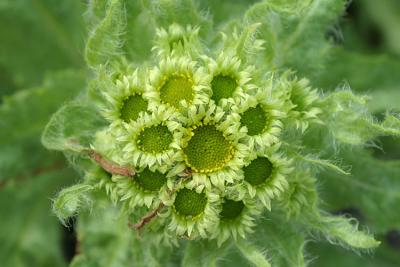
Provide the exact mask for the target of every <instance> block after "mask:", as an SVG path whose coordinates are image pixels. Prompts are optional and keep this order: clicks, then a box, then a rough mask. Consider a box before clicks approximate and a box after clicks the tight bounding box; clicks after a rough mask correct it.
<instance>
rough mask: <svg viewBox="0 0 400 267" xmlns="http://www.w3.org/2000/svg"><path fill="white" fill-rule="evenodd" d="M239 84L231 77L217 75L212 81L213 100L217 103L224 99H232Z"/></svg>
mask: <svg viewBox="0 0 400 267" xmlns="http://www.w3.org/2000/svg"><path fill="white" fill-rule="evenodd" d="M237 86H238V84H237V82H236V80H235V79H233V78H232V77H230V76H225V75H217V76H215V77H214V78H213V80H212V81H211V88H212V91H213V94H212V97H211V99H213V100H214V101H215V102H216V103H218V101H219V100H220V99H222V98H230V97H232V96H233V93H234V92H235V90H236V88H237Z"/></svg>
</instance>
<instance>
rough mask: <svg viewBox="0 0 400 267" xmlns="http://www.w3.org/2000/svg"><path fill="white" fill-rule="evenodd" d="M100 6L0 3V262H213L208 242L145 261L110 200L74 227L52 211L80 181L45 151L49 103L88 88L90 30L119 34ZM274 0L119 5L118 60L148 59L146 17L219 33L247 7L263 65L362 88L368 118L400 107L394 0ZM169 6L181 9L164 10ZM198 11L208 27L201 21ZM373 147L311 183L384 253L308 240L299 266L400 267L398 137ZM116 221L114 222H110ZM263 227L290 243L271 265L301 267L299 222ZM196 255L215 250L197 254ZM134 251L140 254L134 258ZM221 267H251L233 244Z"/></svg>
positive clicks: (321, 82) (38, 0) (398, 19)
mask: <svg viewBox="0 0 400 267" xmlns="http://www.w3.org/2000/svg"><path fill="white" fill-rule="evenodd" d="M93 2H97V5H92V4H93ZM105 2H106V1H100V0H96V1H95V0H88V1H78V0H71V1H52V0H15V1H11V0H0V25H1V27H0V96H1V102H0V147H1V149H0V218H1V219H0V226H1V228H0V240H1V242H0V265H1V266H6V267H8V266H13V267H18V266H44V267H45V266H52V267H53V266H67V265H68V264H69V262H70V260H71V256H72V254H73V252H74V251H71V247H72V250H74V249H75V250H76V252H77V253H78V252H79V253H78V254H77V256H76V257H75V258H74V260H73V262H72V264H71V266H129V265H132V264H131V262H130V260H131V259H132V258H133V257H135V259H138V260H139V261H140V260H142V261H143V263H147V266H176V265H178V264H179V262H181V259H183V260H182V264H183V266H204V265H207V264H209V265H210V266H212V265H211V264H213V263H215V261H216V258H215V257H216V255H218V254H217V251H218V248H216V247H214V245H213V244H209V243H204V242H202V243H200V242H199V243H191V244H190V245H187V246H186V247H184V248H183V249H182V250H179V251H175V252H174V253H172V254H168V257H170V258H169V260H168V262H169V263H168V264H169V265H164V263H158V262H157V261H156V259H157V258H159V256H160V255H157V254H160V253H162V252H161V251H157V250H156V248H150V249H149V250H148V251H150V252H151V253H150V254H151V255H145V256H143V255H141V254H140V253H139V251H141V250H144V249H143V247H140V245H139V244H138V242H137V239H136V238H135V236H134V235H133V234H132V235H129V234H127V233H126V230H125V229H126V228H124V227H122V226H124V223H125V222H124V220H123V218H121V221H115V219H113V218H114V217H115V216H114V215H115V213H116V211H114V210H113V208H112V207H109V206H108V204H107V202H106V201H104V203H103V202H101V201H99V202H98V203H96V204H95V205H96V207H94V208H93V212H92V213H91V214H90V216H89V214H88V213H87V214H84V215H82V216H80V217H79V219H77V221H75V222H70V225H69V227H70V230H67V229H66V228H64V226H62V225H61V224H60V223H59V222H58V220H57V218H56V217H55V215H53V214H52V213H51V198H52V197H54V196H55V194H56V193H57V192H58V191H60V190H61V189H62V188H64V187H65V186H67V185H69V184H73V183H74V182H75V181H77V180H78V179H79V175H78V174H77V173H76V172H75V170H73V168H72V167H71V164H70V163H67V162H66V160H65V159H64V157H63V155H61V154H58V153H55V152H50V151H47V150H46V149H44V148H43V147H42V145H41V143H40V135H41V133H42V131H43V128H44V126H45V125H46V123H47V121H48V120H49V119H50V116H51V115H52V114H53V113H54V112H55V111H56V110H57V109H58V107H60V106H61V105H62V104H63V103H64V102H66V101H68V100H71V99H72V98H73V97H75V96H76V95H77V94H79V92H81V91H82V89H83V88H84V87H85V86H86V81H87V79H88V75H87V74H88V71H87V69H86V63H85V61H84V59H85V55H84V54H85V53H84V45H85V42H86V41H87V36H88V35H90V33H92V32H93V31H92V30H93V28H94V27H97V24H98V23H103V24H105V25H103V26H104V27H112V28H115V32H116V34H118V27H121V25H118V24H115V23H113V21H108V22H107V21H106V20H103V18H104V17H105V16H107V14H105V5H106V4H105ZM270 2H271V4H270V6H269V8H267V9H264V10H261V9H258V8H256V7H257V5H258V3H257V1H250V0H248V1H245V0H243V1H228V0H223V1H212V0H203V1H196V2H192V1H188V0H180V1H161V0H159V1H146V0H143V1H126V2H125V3H124V7H125V8H126V9H127V14H128V15H127V17H126V23H127V25H128V27H127V28H128V29H129V31H128V32H127V33H126V35H127V42H126V44H124V45H123V47H122V51H123V53H125V54H126V55H127V57H128V58H129V59H130V60H133V61H135V60H143V59H145V58H147V56H148V55H149V53H150V52H151V46H152V42H151V39H152V36H153V35H154V21H153V20H150V18H155V21H156V22H157V23H159V24H161V25H162V24H163V23H167V22H168V21H176V22H178V23H182V24H186V23H189V22H190V23H191V24H193V23H197V24H199V25H202V27H210V28H211V27H214V28H217V29H222V28H224V27H229V26H226V25H229V21H230V20H234V19H235V18H237V17H239V16H242V15H243V13H244V11H245V10H247V9H248V8H250V12H251V11H252V10H253V12H254V14H252V15H253V17H254V16H262V17H263V19H264V20H265V21H266V22H267V23H266V24H267V25H270V27H265V28H262V29H260V34H261V35H263V36H267V37H268V39H269V40H273V41H271V42H270V43H268V45H267V51H266V53H265V55H266V56H265V58H262V60H265V61H266V62H268V63H269V64H270V65H271V69H277V68H292V69H294V70H296V71H297V72H298V74H299V76H306V77H308V78H309V79H310V80H311V82H312V83H313V86H314V87H317V88H322V89H323V90H325V91H328V90H335V88H337V87H338V86H342V85H346V86H350V87H351V89H352V90H353V91H355V92H359V93H367V94H369V95H371V96H372V101H370V102H369V107H370V109H371V110H372V111H373V112H375V114H376V115H377V117H380V115H381V114H382V112H383V111H384V110H387V109H393V110H399V109H400V104H399V102H400V75H399V73H400V32H399V30H398V29H399V28H400V4H399V2H398V1H397V0H381V1H379V3H378V1H374V0H355V1H354V2H353V3H352V4H351V5H350V6H349V7H347V8H346V7H345V2H344V1H325V0H315V1H295V0H290V1H283V0H281V1H279V0H274V1H270ZM101 3H103V6H102V5H101ZM171 3H174V4H171ZM174 5H176V6H178V7H179V9H178V11H177V12H169V11H168V8H171V9H173V8H174ZM94 6H95V7H96V8H92V7H94ZM300 7H306V9H305V10H306V11H305V13H304V14H301V15H300V14H299V13H297V12H296V10H297V8H300ZM162 8H165V10H162ZM205 11H208V12H209V15H210V16H211V17H212V18H213V19H212V20H206V19H205V17H204V14H203V12H205ZM157 12H161V14H162V15H160V13H157ZM163 12H164V13H163ZM157 14H158V16H157ZM181 14H186V15H185V16H183V15H181ZM342 15H343V16H342ZM170 16H172V17H170ZM189 19H190V21H189ZM89 21H90V24H89V23H85V22H89ZM107 23H108V24H107ZM249 23H251V21H249ZM138 36H140V38H139V40H140V41H138V39H137V37H138ZM127 44H129V45H127ZM99 45H106V46H109V47H110V49H109V51H110V55H111V54H112V53H120V51H117V49H116V48H117V47H118V48H120V47H119V44H114V43H109V44H104V43H103V44H101V43H99V42H98V41H97V40H96V36H93V35H92V36H91V38H90V41H89V43H88V44H87V47H88V49H89V50H90V47H91V46H93V47H96V46H99ZM107 56H108V55H104V57H105V58H103V60H107ZM92 60H99V57H96V58H95V59H92V58H90V54H86V61H87V62H88V63H89V65H90V64H95V63H96V62H92ZM77 114H82V113H81V111H77ZM377 145H378V146H380V147H382V148H383V149H378V148H377V146H376V145H374V144H371V148H370V150H371V153H370V154H369V155H366V154H365V153H364V152H363V151H359V150H357V149H354V150H352V151H346V150H344V151H341V152H340V155H339V156H340V157H341V158H344V159H345V160H346V162H350V163H351V165H352V173H354V174H355V175H354V176H352V177H343V176H341V175H340V174H335V173H332V172H326V173H324V175H321V181H320V183H319V187H320V195H321V198H322V199H323V200H324V203H323V206H324V207H325V208H326V209H327V210H329V211H331V212H332V213H340V212H342V213H343V212H345V213H346V212H347V213H350V214H351V215H352V216H355V217H357V218H358V219H359V221H360V224H361V225H363V226H364V227H368V229H370V231H371V232H373V233H376V234H377V237H378V239H379V240H381V241H382V245H381V246H380V247H379V248H378V249H377V250H376V251H375V252H373V253H371V254H367V255H362V256H359V255H357V254H354V253H353V252H351V251H346V250H343V249H341V248H339V247H334V246H331V245H329V244H328V243H327V242H325V243H324V244H322V245H321V242H319V243H318V244H316V243H314V241H313V240H309V241H308V242H307V243H306V248H307V250H308V251H309V252H310V257H308V258H306V261H307V262H308V266H327V267H329V266H348V267H357V266H368V267H369V266H371V267H372V266H382V267H391V266H393V267H394V266H399V264H400V236H399V235H400V234H399V232H397V235H398V236H397V241H396V240H393V239H395V238H393V236H394V235H395V234H396V232H395V231H396V230H397V231H399V230H400V209H399V203H400V141H399V140H398V139H397V140H395V139H392V138H382V139H381V140H379V142H377ZM100 197H101V196H99V198H100ZM277 216H278V215H277ZM119 224H121V227H116V225H119ZM73 226H74V228H75V231H76V232H77V239H78V242H79V246H76V247H73V242H72V243H71V242H69V243H71V244H72V246H71V244H69V243H68V242H67V241H68V236H69V238H70V237H71V233H72V230H71V229H72V227H73ZM259 228H260V229H257V231H258V232H262V233H263V234H262V235H259V236H261V237H262V236H268V237H269V238H271V239H274V238H275V239H278V240H280V241H281V244H282V246H287V245H288V244H291V245H292V246H293V250H292V254H291V255H279V253H280V250H279V247H267V248H265V250H267V251H268V253H269V254H271V255H273V256H275V255H277V256H276V257H275V258H276V259H278V260H277V261H279V262H276V265H277V266H299V265H300V262H299V261H302V260H303V259H300V257H299V255H298V250H299V249H302V244H303V241H304V240H302V239H301V238H299V239H298V240H297V239H294V240H293V238H292V235H291V233H295V232H296V228H295V226H294V225H290V224H288V225H284V226H280V225H274V224H272V223H271V222H266V223H265V224H262V226H259ZM390 237H392V238H390ZM316 239H318V237H316ZM389 240H392V241H391V242H389ZM72 241H74V240H72ZM261 241H262V240H257V239H256V240H254V243H255V244H257V243H259V244H262V243H261ZM323 242H324V241H323ZM278 243H279V242H278ZM127 246H129V247H131V248H132V249H131V250H129V251H130V252H129V253H127V252H126V250H124V249H121V248H124V247H127ZM199 248H200V249H199ZM201 248H207V249H208V251H214V252H215V253H214V254H213V253H209V254H207V255H203V254H202V253H200V252H199V251H203V253H204V250H201ZM134 253H137V255H131V254H134ZM155 255H157V256H158V257H155ZM311 255H312V256H311ZM166 261H167V259H166ZM218 264H219V266H234V264H235V265H236V266H246V265H247V263H246V261H245V260H244V259H243V258H242V257H241V256H240V255H239V253H238V251H236V250H234V249H231V250H229V252H228V254H226V255H225V257H224V259H222V260H219V262H218ZM138 265H140V263H138Z"/></svg>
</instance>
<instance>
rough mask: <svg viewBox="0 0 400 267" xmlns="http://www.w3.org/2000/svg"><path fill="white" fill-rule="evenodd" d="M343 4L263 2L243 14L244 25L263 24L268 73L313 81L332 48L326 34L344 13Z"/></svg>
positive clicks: (337, 0)
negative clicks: (284, 71) (291, 73)
mask: <svg viewBox="0 0 400 267" xmlns="http://www.w3.org/2000/svg"><path fill="white" fill-rule="evenodd" d="M345 4H346V1H345V0H316V1H298V0H291V1H280V0H275V1H262V2H259V3H256V4H254V5H253V6H252V7H251V8H250V9H249V10H248V11H247V12H246V13H245V15H244V22H245V23H249V24H252V23H257V22H261V23H262V26H261V27H260V36H261V37H262V39H263V40H265V41H266V44H265V45H264V46H265V47H266V50H265V53H264V57H265V58H264V62H265V64H269V65H270V68H271V69H277V68H282V67H283V68H292V69H294V70H296V71H298V72H299V73H300V75H301V76H307V77H311V78H312V77H314V76H317V75H316V74H317V73H315V72H316V71H317V70H319V69H320V68H321V67H322V66H323V63H324V58H326V54H327V53H328V52H329V50H330V48H331V44H330V41H329V40H327V38H326V32H327V30H328V29H330V28H331V27H332V25H333V24H334V23H335V22H336V21H337V19H338V16H340V15H341V14H342V13H343V11H344V8H345Z"/></svg>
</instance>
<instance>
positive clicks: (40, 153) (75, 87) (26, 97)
mask: <svg viewBox="0 0 400 267" xmlns="http://www.w3.org/2000/svg"><path fill="white" fill-rule="evenodd" d="M83 87H84V73H82V72H80V71H61V72H57V73H54V74H52V75H49V76H48V77H47V78H46V80H45V82H44V84H43V86H41V87H37V88H32V89H26V90H22V91H20V92H17V93H16V94H14V95H12V96H8V97H5V98H4V103H3V104H2V105H1V106H0V117H1V121H0V128H1V129H2V130H1V131H0V145H1V148H2V149H1V150H0V180H5V179H9V178H11V177H13V176H15V175H26V174H29V173H30V172H31V169H35V168H37V167H40V166H50V165H51V164H53V162H54V161H55V160H59V159H57V158H55V157H54V154H52V153H50V152H48V151H47V150H46V149H45V148H43V147H42V145H41V143H40V134H41V132H42V131H43V129H44V127H45V125H46V123H47V121H48V120H49V118H50V116H51V114H52V113H53V112H55V111H56V110H57V108H58V107H59V105H60V104H62V103H63V102H64V101H66V100H67V99H70V98H71V97H73V96H74V95H75V94H76V93H77V92H78V91H79V90H81V89H82V88H83Z"/></svg>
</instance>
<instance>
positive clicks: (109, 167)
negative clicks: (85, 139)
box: [88, 150, 136, 177]
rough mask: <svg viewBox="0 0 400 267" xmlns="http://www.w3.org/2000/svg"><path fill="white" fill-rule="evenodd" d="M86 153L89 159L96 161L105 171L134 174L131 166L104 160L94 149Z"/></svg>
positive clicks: (117, 173)
mask: <svg viewBox="0 0 400 267" xmlns="http://www.w3.org/2000/svg"><path fill="white" fill-rule="evenodd" d="M88 155H89V157H90V158H91V159H93V160H94V161H96V162H97V163H98V164H99V165H100V166H101V167H102V168H103V169H104V170H105V171H106V172H108V173H111V174H116V175H122V176H129V177H131V176H134V175H135V174H136V172H135V170H134V169H133V168H131V167H126V166H120V165H117V164H115V163H114V162H111V161H108V160H106V159H105V158H104V157H103V156H102V155H100V154H99V153H97V152H96V151H94V150H89V151H88Z"/></svg>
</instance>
